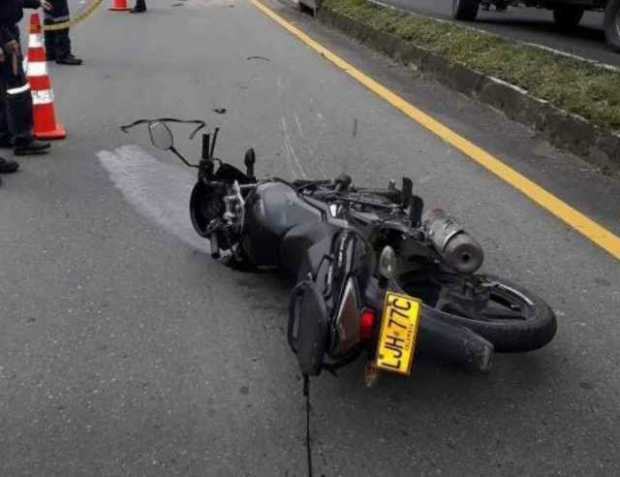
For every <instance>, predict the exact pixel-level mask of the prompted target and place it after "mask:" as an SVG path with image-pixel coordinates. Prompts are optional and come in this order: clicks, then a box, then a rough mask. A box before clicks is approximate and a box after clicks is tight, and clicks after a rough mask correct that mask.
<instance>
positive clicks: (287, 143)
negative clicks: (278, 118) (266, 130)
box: [282, 116, 308, 179]
mask: <svg viewBox="0 0 620 477" xmlns="http://www.w3.org/2000/svg"><path fill="white" fill-rule="evenodd" d="M282 132H283V133H284V148H285V149H286V151H287V156H288V159H289V161H292V163H293V164H295V166H296V167H297V171H298V172H299V174H300V175H301V177H302V178H303V179H307V178H308V175H307V174H306V171H305V170H304V168H303V166H302V165H301V161H300V160H299V157H297V154H296V153H295V149H293V143H292V141H291V136H290V134H289V132H288V125H287V123H286V118H285V117H284V116H282Z"/></svg>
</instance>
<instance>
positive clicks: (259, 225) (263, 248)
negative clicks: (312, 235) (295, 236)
mask: <svg viewBox="0 0 620 477" xmlns="http://www.w3.org/2000/svg"><path fill="white" fill-rule="evenodd" d="M321 217H322V216H321V212H320V211H319V210H318V209H316V208H315V207H313V206H311V205H309V204H307V203H306V202H305V201H304V200H302V199H301V198H299V196H298V195H297V192H296V191H295V189H293V188H292V187H291V186H289V185H287V184H284V183H282V182H269V183H266V184H261V185H259V186H258V187H257V188H256V190H255V191H254V192H253V193H252V194H251V195H250V196H248V198H247V200H246V217H245V227H244V238H243V240H242V245H243V248H244V251H245V252H246V254H247V255H248V257H249V258H250V259H251V260H252V262H253V263H254V264H255V265H257V266H259V267H278V266H280V247H281V244H282V239H283V237H284V235H286V233H287V232H288V231H289V230H291V229H292V228H294V227H296V226H298V225H302V224H311V223H318V222H321Z"/></svg>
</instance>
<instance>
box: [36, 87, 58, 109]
mask: <svg viewBox="0 0 620 477" xmlns="http://www.w3.org/2000/svg"><path fill="white" fill-rule="evenodd" d="M53 102H54V92H53V91H52V90H51V89H46V90H43V91H34V90H33V91H32V104H34V105H35V106H38V105H41V104H52V103H53Z"/></svg>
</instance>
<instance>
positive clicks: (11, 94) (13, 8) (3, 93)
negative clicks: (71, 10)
mask: <svg viewBox="0 0 620 477" xmlns="http://www.w3.org/2000/svg"><path fill="white" fill-rule="evenodd" d="M41 5H43V7H44V8H51V6H50V5H49V3H48V2H47V0H1V1H0V48H1V49H2V55H1V61H0V148H13V150H14V153H15V155H16V156H26V155H30V154H43V153H46V152H47V150H48V149H49V147H50V145H49V143H47V142H42V141H37V140H36V139H35V138H34V136H33V134H32V128H33V117H32V94H31V93H30V85H29V84H28V81H27V80H26V75H25V74H24V70H23V67H22V62H23V57H22V53H21V47H20V44H19V27H18V25H17V23H18V22H19V21H20V20H21V19H22V17H23V16H24V12H23V8H24V7H25V8H33V9H34V8H39V7H40V6H41ZM3 164H4V166H3V169H5V170H6V168H7V167H8V169H10V170H9V172H11V171H12V170H13V169H15V165H11V163H10V162H8V161H4V162H3ZM7 164H8V166H7Z"/></svg>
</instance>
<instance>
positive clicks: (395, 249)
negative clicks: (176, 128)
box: [122, 118, 557, 385]
mask: <svg viewBox="0 0 620 477" xmlns="http://www.w3.org/2000/svg"><path fill="white" fill-rule="evenodd" d="M173 123H178V124H193V125H195V126H196V127H195V129H194V131H193V132H192V134H191V135H190V139H192V138H194V137H195V135H196V134H197V133H198V132H199V131H201V130H203V129H204V128H205V127H206V124H205V123H204V122H203V121H183V120H178V119H166V118H164V119H154V120H148V119H144V120H139V121H136V122H135V123H133V124H130V125H128V126H123V127H122V129H123V131H125V132H127V131H129V130H130V129H131V128H133V127H135V126H138V125H141V124H143V125H144V124H145V125H147V128H148V131H149V134H150V139H151V142H152V144H153V146H155V147H156V148H158V149H161V150H164V151H170V152H172V153H173V154H174V155H176V156H177V157H178V158H179V159H180V160H181V161H182V162H183V163H184V164H185V165H186V166H188V167H190V168H194V169H196V170H197V182H196V185H195V186H194V189H193V191H192V194H191V197H190V198H189V212H190V217H191V221H192V224H193V226H194V229H195V231H196V232H197V233H198V234H199V235H200V236H201V237H204V238H205V239H206V240H209V241H210V246H211V255H212V256H213V258H215V259H220V258H225V260H226V261H227V263H228V265H229V266H231V267H234V268H243V269H246V270H248V269H250V270H252V269H255V270H260V269H273V270H277V271H279V272H281V273H284V274H286V275H287V276H288V277H289V278H290V279H291V282H292V284H293V288H292V291H291V294H290V303H289V317H288V342H289V345H290V348H291V350H292V351H293V353H294V354H295V355H296V357H297V361H298V363H299V367H300V370H301V373H302V374H303V376H304V378H305V379H307V378H308V377H310V376H318V375H319V374H321V372H322V371H330V372H333V373H335V372H336V370H337V369H339V368H341V367H343V366H346V365H348V364H350V363H352V362H353V361H355V360H357V359H358V358H360V357H361V356H364V357H365V359H366V362H367V366H366V371H365V379H366V383H367V384H368V385H372V384H374V383H375V382H376V380H377V378H378V376H379V375H380V374H381V373H382V372H390V373H397V374H401V375H405V376H407V375H410V374H411V372H412V366H413V363H414V359H415V357H416V356H418V355H427V356H431V357H434V358H436V359H439V360H441V361H443V362H449V363H452V364H455V365H458V366H461V367H463V368H465V369H467V370H470V371H475V372H482V373H487V372H489V371H490V370H491V367H492V360H493V355H494V353H495V352H500V353H514V352H528V351H533V350H536V349H539V348H541V347H543V346H545V345H546V344H548V343H549V342H550V341H551V340H552V339H553V337H554V335H555V333H556V329H557V324H556V318H555V315H554V313H553V311H552V310H551V308H550V307H549V306H548V305H547V304H546V303H545V302H544V301H543V300H542V299H541V298H539V297H537V296H536V295H535V294H533V293H531V292H530V291H528V290H526V289H525V288H523V287H521V286H519V285H517V284H514V283H512V282H511V281H509V280H506V279H503V278H499V277H496V276H493V275H488V274H481V273H478V271H479V270H480V268H481V266H482V264H483V261H484V253H483V250H482V248H481V246H480V245H479V243H478V242H477V241H476V240H475V239H474V238H473V237H472V236H471V235H470V234H469V233H468V232H467V231H466V230H465V229H464V228H463V227H462V226H461V225H460V224H459V223H458V222H457V221H456V220H455V219H453V218H452V217H450V216H449V215H448V214H446V212H444V211H443V210H439V209H434V210H430V211H428V212H425V210H424V209H425V206H424V201H423V199H422V198H421V197H419V196H417V195H416V194H414V192H413V182H412V180H411V179H409V178H403V179H402V182H401V184H399V186H398V187H397V185H396V183H395V182H394V181H391V182H390V183H389V184H388V186H387V187H386V188H385V189H373V188H364V187H358V186H356V185H354V184H353V181H352V179H351V178H350V177H349V176H347V175H341V176H339V177H337V178H335V179H333V180H295V181H285V180H283V179H280V178H275V177H274V178H266V179H260V180H259V179H257V178H256V176H255V163H256V154H255V152H254V150H253V149H249V150H248V151H247V153H246V154H245V159H244V162H245V171H242V170H241V169H239V168H237V167H235V166H232V165H231V164H228V163H226V162H223V161H222V160H221V159H219V158H216V157H215V147H216V143H217V139H218V134H219V129H215V130H214V131H213V132H212V133H208V134H204V133H203V135H202V137H203V142H202V158H201V160H200V162H199V163H198V164H194V163H191V162H190V161H188V160H187V159H186V158H185V157H184V156H183V155H182V154H181V153H180V152H179V151H178V150H177V149H176V148H175V142H174V135H173V133H172V131H171V129H170V127H169V125H170V124H173Z"/></svg>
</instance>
